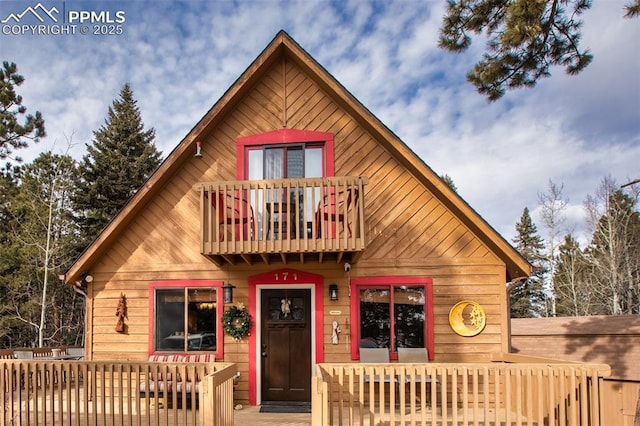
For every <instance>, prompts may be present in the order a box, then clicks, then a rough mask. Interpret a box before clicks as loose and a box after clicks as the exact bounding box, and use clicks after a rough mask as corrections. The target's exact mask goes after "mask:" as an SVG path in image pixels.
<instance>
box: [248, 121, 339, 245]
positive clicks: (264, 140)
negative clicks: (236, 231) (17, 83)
mask: <svg viewBox="0 0 640 426" xmlns="http://www.w3.org/2000/svg"><path fill="white" fill-rule="evenodd" d="M333 143H334V139H333V134H331V133H325V132H315V131H308V130H294V129H282V130H277V131H273V132H267V133H261V134H258V135H253V136H246V137H240V138H238V139H237V141H236V154H237V161H238V162H237V168H238V169H237V179H238V180H279V179H295V178H321V177H332V176H333V174H334V159H333ZM247 196H248V197H249V199H250V200H251V208H252V210H253V212H254V213H255V216H256V218H257V219H256V235H257V237H256V238H255V239H257V240H263V239H271V238H274V239H280V238H292V239H295V238H298V237H302V236H303V235H305V234H306V235H307V237H308V238H311V236H312V230H311V223H312V215H313V214H314V212H315V210H316V206H315V205H312V202H311V201H312V200H316V203H317V200H320V188H315V189H314V188H310V187H307V188H306V189H302V188H299V189H297V190H296V189H291V190H290V191H289V192H288V193H287V192H283V191H282V190H279V189H273V187H272V189H271V190H269V189H265V190H258V191H256V190H255V189H252V190H251V191H250V192H249V193H248V194H247ZM256 200H257V202H256ZM265 202H266V203H267V204H266V209H265V208H264V206H265ZM268 203H278V204H279V205H278V209H280V205H281V204H280V203H284V204H287V205H288V206H289V207H288V208H287V211H286V212H285V211H284V208H283V209H282V211H276V210H275V206H273V207H271V206H270V205H269V204H268ZM294 212H295V215H293V214H292V213H294ZM304 212H306V214H305V213H304ZM287 216H288V217H287Z"/></svg>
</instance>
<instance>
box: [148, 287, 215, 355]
mask: <svg viewBox="0 0 640 426" xmlns="http://www.w3.org/2000/svg"><path fill="white" fill-rule="evenodd" d="M223 285H224V282H223V281H217V280H216V281H214V280H171V281H154V282H151V283H149V301H150V302H151V303H150V306H149V333H148V335H149V342H148V349H147V351H148V353H149V355H153V354H155V353H156V352H155V345H154V342H155V333H156V324H155V318H156V316H155V314H156V290H157V289H163V290H166V289H184V288H215V289H216V306H217V309H216V351H215V359H216V360H223V359H224V332H223V330H222V325H221V322H222V315H223V313H224V299H223V296H222V286H223ZM162 353H166V352H164V351H163V352H162ZM175 353H176V354H184V352H182V351H176V352H175ZM199 353H201V352H199Z"/></svg>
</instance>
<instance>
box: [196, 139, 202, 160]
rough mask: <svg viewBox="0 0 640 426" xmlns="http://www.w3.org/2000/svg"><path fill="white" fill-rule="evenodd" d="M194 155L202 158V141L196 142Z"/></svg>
mask: <svg viewBox="0 0 640 426" xmlns="http://www.w3.org/2000/svg"><path fill="white" fill-rule="evenodd" d="M194 157H196V158H202V142H200V141H197V142H196V155H194Z"/></svg>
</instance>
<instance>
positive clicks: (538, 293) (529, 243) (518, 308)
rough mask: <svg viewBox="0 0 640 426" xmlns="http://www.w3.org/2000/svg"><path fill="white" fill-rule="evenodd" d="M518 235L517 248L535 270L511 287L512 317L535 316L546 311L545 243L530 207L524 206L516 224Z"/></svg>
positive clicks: (516, 237) (514, 241)
mask: <svg viewBox="0 0 640 426" xmlns="http://www.w3.org/2000/svg"><path fill="white" fill-rule="evenodd" d="M516 231H517V235H516V236H515V237H514V239H513V243H514V244H515V247H516V249H517V250H518V251H519V252H520V254H521V255H522V256H523V257H524V258H525V259H527V261H529V263H531V264H532V265H533V267H534V272H533V275H532V276H531V277H529V278H528V279H527V280H525V281H524V282H521V283H520V284H516V285H515V287H513V288H511V289H510V292H509V302H510V306H511V317H512V318H533V317H539V316H542V315H543V314H545V313H546V309H545V294H544V291H543V280H542V276H543V274H544V268H543V266H542V265H543V260H544V256H543V254H542V250H543V249H544V243H543V241H542V238H540V236H539V235H537V234H538V230H537V228H536V225H535V224H534V223H533V221H532V220H531V215H530V214H529V209H528V208H527V207H525V208H524V211H523V212H522V216H521V217H520V221H519V222H518V223H517V224H516Z"/></svg>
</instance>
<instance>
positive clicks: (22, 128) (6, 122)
mask: <svg viewBox="0 0 640 426" xmlns="http://www.w3.org/2000/svg"><path fill="white" fill-rule="evenodd" d="M23 82H24V77H23V76H21V75H19V74H18V67H17V66H16V64H14V63H13V62H12V63H9V62H7V61H4V62H3V63H2V69H0V159H5V158H12V153H13V149H19V148H25V147H26V146H27V145H28V144H27V140H28V139H30V140H32V141H33V142H38V140H39V139H40V138H41V137H44V136H45V135H46V133H45V129H44V119H43V118H42V115H41V114H40V112H39V111H36V114H35V116H34V115H31V114H29V115H27V116H26V117H25V121H24V124H20V123H19V122H18V119H19V116H21V115H24V114H26V112H27V108H26V107H25V106H23V105H22V96H20V95H18V94H17V93H16V87H18V86H20V85H21V84H22V83H23ZM13 159H14V160H16V161H21V159H20V157H13Z"/></svg>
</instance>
